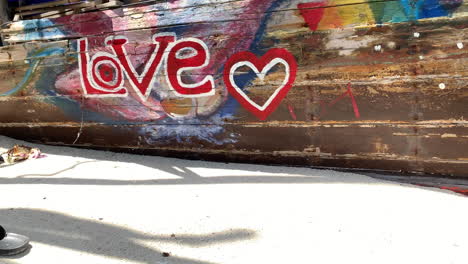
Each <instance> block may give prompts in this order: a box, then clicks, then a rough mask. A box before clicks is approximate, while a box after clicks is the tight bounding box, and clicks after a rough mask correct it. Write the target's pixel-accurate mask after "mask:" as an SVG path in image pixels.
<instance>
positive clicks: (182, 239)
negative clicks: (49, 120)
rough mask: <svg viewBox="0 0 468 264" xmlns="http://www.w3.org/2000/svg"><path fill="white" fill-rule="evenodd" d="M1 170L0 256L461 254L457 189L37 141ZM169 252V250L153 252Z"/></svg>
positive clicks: (370, 259) (404, 259)
mask: <svg viewBox="0 0 468 264" xmlns="http://www.w3.org/2000/svg"><path fill="white" fill-rule="evenodd" d="M15 143H21V144H28V145H29V146H37V147H39V148H41V150H42V151H43V152H45V153H46V155H47V157H45V158H42V159H38V160H29V161H26V162H23V163H20V164H16V165H12V166H7V167H1V168H0V224H3V225H4V226H5V227H6V228H7V229H8V230H9V231H10V232H15V233H20V234H23V235H27V236H29V237H30V238H31V245H32V248H31V250H30V251H29V252H28V253H27V254H23V255H20V256H18V257H11V258H0V263H6V264H13V263H25V264H26V263H31V264H38V263H67V264H69V263H80V264H81V263H87V264H89V263H96V264H98V263H99V264H103V263H199V264H208V263H226V264H227V263H237V264H247V263H255V264H260V263H265V264H272V263H281V264H293V263H294V264H298V263H320V264H324V263H360V264H362V263H372V264H375V263H379V264H381V263H391V264H395V263H425V264H427V263H437V264H441V263H464V264H465V263H468V198H466V197H464V196H461V195H458V194H454V193H451V192H448V191H441V190H438V189H430V188H421V187H415V186H409V185H403V184H397V183H390V182H385V181H381V180H376V179H372V178H369V177H367V176H364V175H359V174H354V173H343V172H336V171H331V170H314V169H308V168H290V167H276V166H257V165H246V164H226V163H212V162H201V161H187V160H180V159H171V158H161V157H151V156H138V155H128V154H116V153H111V152H104V151H90V150H81V149H73V148H64V147H51V146H41V145H37V144H29V143H25V142H21V141H16V140H13V139H10V138H6V137H1V136H0V148H3V149H7V148H10V147H12V146H13V145H14V144H15ZM163 252H169V253H170V257H163V256H162V253H163Z"/></svg>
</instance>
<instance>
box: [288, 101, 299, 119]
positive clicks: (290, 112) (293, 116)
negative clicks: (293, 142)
mask: <svg viewBox="0 0 468 264" xmlns="http://www.w3.org/2000/svg"><path fill="white" fill-rule="evenodd" d="M288 110H289V114H290V115H291V117H292V119H293V120H297V116H296V113H294V107H293V106H292V105H290V104H288Z"/></svg>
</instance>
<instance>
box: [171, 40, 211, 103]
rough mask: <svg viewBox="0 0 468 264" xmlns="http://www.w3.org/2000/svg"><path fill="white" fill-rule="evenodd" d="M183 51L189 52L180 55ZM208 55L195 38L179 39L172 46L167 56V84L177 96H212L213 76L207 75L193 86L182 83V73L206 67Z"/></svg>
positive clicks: (203, 45)
mask: <svg viewBox="0 0 468 264" xmlns="http://www.w3.org/2000/svg"><path fill="white" fill-rule="evenodd" d="M184 50H189V54H187V55H185V56H184V55H180V54H179V53H180V52H181V51H184ZM209 61H210V54H209V51H208V47H207V46H206V44H205V43H204V42H203V41H201V40H199V39H196V38H186V39H181V40H179V41H177V42H175V43H173V44H171V48H170V50H169V54H168V55H167V64H166V71H167V82H168V84H169V86H171V87H172V88H174V90H175V92H176V93H177V95H179V96H182V97H200V96H208V95H213V94H214V80H213V76H211V75H207V76H205V78H204V79H203V80H202V81H200V82H198V83H193V84H186V83H183V82H182V79H181V74H182V72H183V71H187V70H192V69H197V68H202V67H205V66H207V65H208V63H209Z"/></svg>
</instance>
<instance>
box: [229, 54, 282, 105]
mask: <svg viewBox="0 0 468 264" xmlns="http://www.w3.org/2000/svg"><path fill="white" fill-rule="evenodd" d="M278 63H281V64H283V65H284V67H285V68H286V69H285V72H286V76H285V78H284V80H283V83H282V84H281V85H280V86H279V87H278V88H277V89H276V90H275V92H274V93H273V94H272V95H271V96H270V98H268V100H267V101H266V102H265V103H264V104H263V106H259V105H258V104H257V103H255V102H254V101H252V100H251V99H250V98H249V97H248V96H247V94H245V93H244V91H242V89H240V88H239V87H238V86H237V84H236V82H235V81H234V72H235V71H236V70H237V69H238V68H240V67H242V66H248V67H249V68H250V69H252V70H253V71H254V72H255V74H256V75H257V77H258V78H260V80H262V81H263V80H264V79H265V76H266V74H267V73H268V71H270V69H271V68H273V66H275V65H276V64H278ZM289 71H290V67H289V63H288V62H287V61H285V60H284V59H282V58H274V59H273V60H271V61H270V62H269V63H268V64H267V65H265V66H264V67H263V69H262V72H259V71H258V69H257V67H256V66H255V65H254V64H252V63H251V62H250V61H239V62H236V63H235V64H234V65H232V66H231V69H230V70H229V81H230V82H231V85H232V87H234V89H236V91H237V92H238V94H239V95H241V96H242V97H243V98H244V99H245V100H246V101H247V102H249V103H250V104H251V105H252V106H254V107H255V108H257V109H258V110H260V111H265V109H266V108H268V106H269V105H270V104H271V102H273V100H274V99H275V98H276V96H277V95H278V93H279V92H280V91H281V89H283V88H284V87H285V86H286V84H287V83H288V82H289Z"/></svg>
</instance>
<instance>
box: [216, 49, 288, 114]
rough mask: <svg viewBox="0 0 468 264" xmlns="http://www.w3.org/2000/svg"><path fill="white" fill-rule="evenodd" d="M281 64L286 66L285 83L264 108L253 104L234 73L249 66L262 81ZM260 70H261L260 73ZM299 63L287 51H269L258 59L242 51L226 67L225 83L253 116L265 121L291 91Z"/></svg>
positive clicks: (232, 57)
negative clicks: (235, 78)
mask: <svg viewBox="0 0 468 264" xmlns="http://www.w3.org/2000/svg"><path fill="white" fill-rule="evenodd" d="M278 63H281V64H283V65H284V66H285V69H286V77H285V79H284V81H283V83H282V84H281V85H280V86H279V87H278V88H277V89H276V90H275V92H274V93H273V94H272V95H271V96H270V98H269V99H268V100H267V101H266V102H265V104H264V105H263V106H259V105H258V104H256V103H255V102H253V101H252V100H251V99H250V98H249V97H248V95H247V94H246V93H244V91H242V90H241V89H240V88H239V87H238V86H237V85H236V83H235V81H234V72H235V71H236V70H237V69H238V68H239V67H242V66H248V67H249V68H251V69H252V70H253V71H254V72H255V73H256V74H257V77H260V78H261V79H262V80H263V79H264V78H265V75H266V73H267V72H268V71H269V70H270V69H271V68H272V67H273V66H275V65H276V64H278ZM259 69H261V70H260V71H259ZM296 73H297V63H296V60H295V59H294V56H293V55H292V54H291V53H289V51H287V50H286V49H280V48H274V49H270V50H268V52H267V53H265V54H264V55H263V56H262V57H260V58H257V56H255V54H253V53H252V52H249V51H242V52H238V53H235V54H234V55H232V56H231V57H230V58H229V59H228V60H227V62H226V65H225V66H224V72H223V75H224V76H223V77H224V83H225V84H226V87H227V89H228V91H229V93H230V94H231V95H232V96H234V98H236V100H237V101H238V102H239V103H240V104H241V105H242V106H243V107H245V108H246V109H247V110H248V111H250V112H251V113H252V114H254V115H255V116H257V117H258V118H259V119H260V120H265V119H267V117H268V116H269V115H270V114H271V113H272V112H273V111H275V109H276V108H277V107H278V105H279V104H280V103H281V101H282V100H283V99H284V97H285V96H286V95H287V94H288V92H289V90H290V89H291V87H292V85H293V83H294V80H295V79H296Z"/></svg>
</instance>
